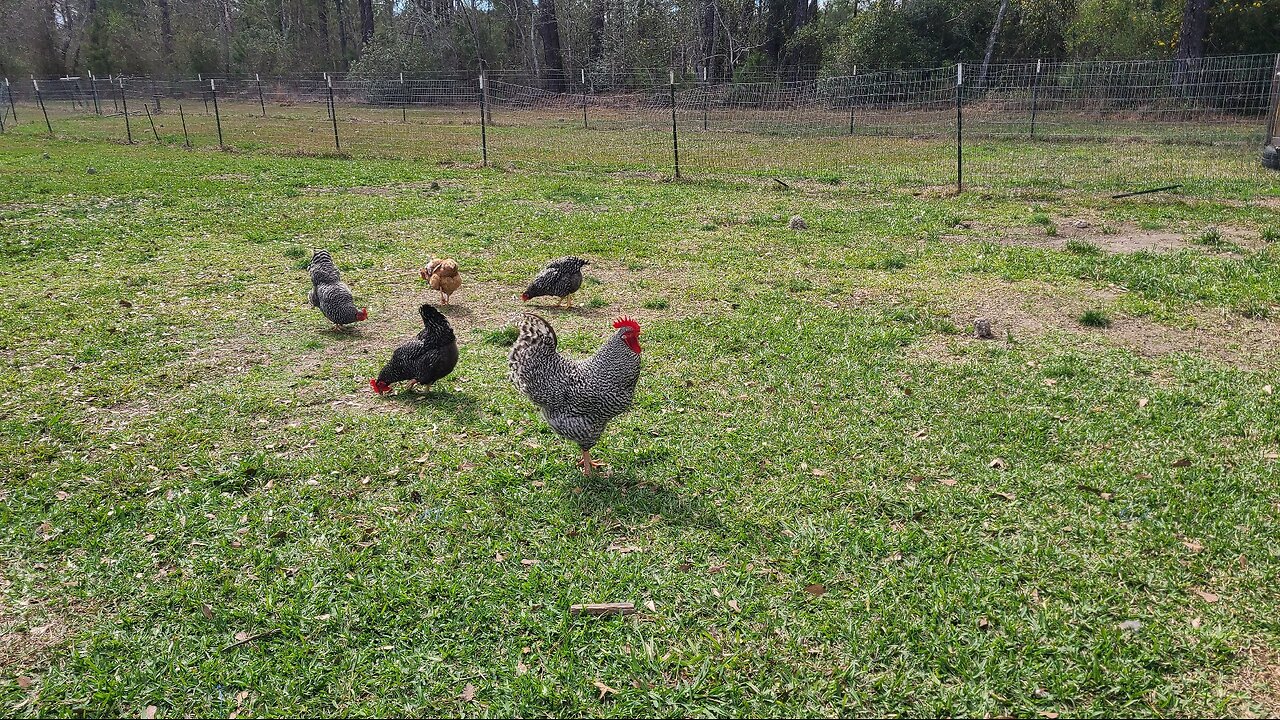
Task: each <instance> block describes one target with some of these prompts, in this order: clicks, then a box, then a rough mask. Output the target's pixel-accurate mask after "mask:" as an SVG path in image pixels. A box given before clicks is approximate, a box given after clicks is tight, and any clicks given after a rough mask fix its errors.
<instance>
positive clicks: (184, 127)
mask: <svg viewBox="0 0 1280 720" xmlns="http://www.w3.org/2000/svg"><path fill="white" fill-rule="evenodd" d="M178 117H180V118H182V142H184V143H186V145H187V147H191V136H190V135H188V134H187V114H186V113H184V112H182V103H178Z"/></svg>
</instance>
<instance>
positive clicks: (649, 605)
mask: <svg viewBox="0 0 1280 720" xmlns="http://www.w3.org/2000/svg"><path fill="white" fill-rule="evenodd" d="M644 606H645V607H647V608H649V612H658V606H657V605H655V604H653V601H652V600H646V601H645V603H644Z"/></svg>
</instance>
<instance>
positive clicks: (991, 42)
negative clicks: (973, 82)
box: [978, 0, 1009, 87]
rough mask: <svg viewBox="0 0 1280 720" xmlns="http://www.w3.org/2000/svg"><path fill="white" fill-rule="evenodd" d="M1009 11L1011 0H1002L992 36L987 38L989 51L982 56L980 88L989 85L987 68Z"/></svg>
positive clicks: (992, 29) (979, 77)
mask: <svg viewBox="0 0 1280 720" xmlns="http://www.w3.org/2000/svg"><path fill="white" fill-rule="evenodd" d="M1008 11H1009V0H1000V9H999V10H997V11H996V21H995V23H994V24H993V25H992V26H991V34H990V35H988V36H987V51H986V52H985V53H983V55H982V70H981V71H980V72H979V73H978V87H986V85H987V67H988V66H990V65H991V55H992V53H994V52H995V50H996V39H997V38H999V37H1000V26H1001V25H1003V24H1004V14H1005V13H1006V12H1008Z"/></svg>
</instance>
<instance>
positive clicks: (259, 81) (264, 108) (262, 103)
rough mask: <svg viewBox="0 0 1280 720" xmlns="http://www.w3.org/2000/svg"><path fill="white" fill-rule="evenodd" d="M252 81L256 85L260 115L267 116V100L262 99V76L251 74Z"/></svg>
mask: <svg viewBox="0 0 1280 720" xmlns="http://www.w3.org/2000/svg"><path fill="white" fill-rule="evenodd" d="M253 81H254V82H255V83H257V85H258V106H259V107H261V108H262V117H266V116H267V101H266V100H264V99H262V76H261V75H259V74H258V73H254V74H253Z"/></svg>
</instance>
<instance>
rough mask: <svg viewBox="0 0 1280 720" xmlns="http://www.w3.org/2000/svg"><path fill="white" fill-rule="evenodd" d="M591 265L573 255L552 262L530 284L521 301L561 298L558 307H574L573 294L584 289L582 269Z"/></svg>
mask: <svg viewBox="0 0 1280 720" xmlns="http://www.w3.org/2000/svg"><path fill="white" fill-rule="evenodd" d="M590 264H591V263H589V262H587V261H586V260H583V259H582V258H580V257H574V256H572V255H569V256H566V257H562V258H556V259H555V260H552V261H551V262H549V263H547V264H546V266H545V267H543V268H542V270H541V271H540V272H539V273H538V276H537V277H535V278H534V279H533V282H531V283H529V288H528V289H527V290H525V291H524V293H523V294H522V295H521V296H520V300H521V301H528V300H532V299H533V298H536V297H544V296H547V295H550V296H553V297H557V298H559V300H558V301H557V302H556V305H563V304H565V303H568V305H569V307H573V294H574V293H576V292H578V288H580V287H582V268H583V267H584V266H586V265H590Z"/></svg>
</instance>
